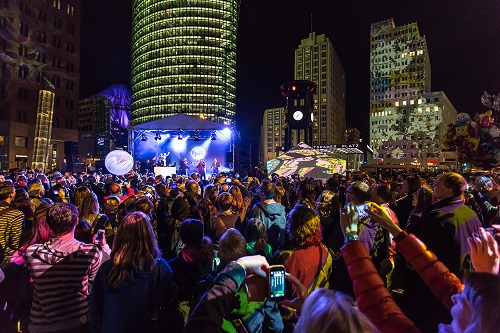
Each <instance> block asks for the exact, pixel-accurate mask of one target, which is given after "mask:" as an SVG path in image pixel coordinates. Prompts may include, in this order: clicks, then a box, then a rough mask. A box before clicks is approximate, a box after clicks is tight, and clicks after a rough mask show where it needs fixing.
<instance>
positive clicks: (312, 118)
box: [311, 112, 314, 123]
mask: <svg viewBox="0 0 500 333" xmlns="http://www.w3.org/2000/svg"><path fill="white" fill-rule="evenodd" d="M313 122H314V114H313V113H312V112H311V123H313Z"/></svg>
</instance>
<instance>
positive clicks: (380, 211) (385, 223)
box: [366, 202, 402, 236]
mask: <svg viewBox="0 0 500 333" xmlns="http://www.w3.org/2000/svg"><path fill="white" fill-rule="evenodd" d="M366 204H367V206H368V210H366V212H367V213H368V216H370V218H372V219H373V220H375V222H377V223H378V224H380V226H381V227H382V228H384V229H386V230H387V231H389V232H390V233H391V234H393V235H394V236H397V235H399V234H400V233H401V232H402V230H401V228H400V227H399V226H398V225H397V224H396V223H394V221H393V220H392V219H391V217H390V216H389V213H387V211H386V210H385V209H384V207H382V206H379V205H377V204H376V203H374V202H367V203H366Z"/></svg>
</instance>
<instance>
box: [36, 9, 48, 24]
mask: <svg viewBox="0 0 500 333" xmlns="http://www.w3.org/2000/svg"><path fill="white" fill-rule="evenodd" d="M37 17H38V20H39V21H42V22H47V13H46V12H44V11H42V10H38V15H37Z"/></svg>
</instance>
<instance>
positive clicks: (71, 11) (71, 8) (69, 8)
mask: <svg viewBox="0 0 500 333" xmlns="http://www.w3.org/2000/svg"><path fill="white" fill-rule="evenodd" d="M66 13H68V14H69V15H71V16H75V7H73V6H71V5H68V7H67V8H66Z"/></svg>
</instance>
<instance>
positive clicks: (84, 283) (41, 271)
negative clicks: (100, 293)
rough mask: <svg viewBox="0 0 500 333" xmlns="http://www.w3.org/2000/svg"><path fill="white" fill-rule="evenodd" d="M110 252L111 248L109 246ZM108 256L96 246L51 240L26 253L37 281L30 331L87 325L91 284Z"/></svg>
mask: <svg viewBox="0 0 500 333" xmlns="http://www.w3.org/2000/svg"><path fill="white" fill-rule="evenodd" d="M108 249H109V247H108ZM107 259H109V255H107V254H105V253H103V251H99V249H98V248H97V246H95V245H93V244H84V243H81V242H79V241H77V240H75V239H57V238H56V239H52V240H50V241H49V242H47V243H45V244H35V245H32V246H30V247H28V249H27V250H26V254H25V260H26V264H27V266H28V269H29V271H30V274H31V277H32V278H33V282H34V289H35V290H34V293H33V301H32V307H31V317H30V325H29V330H30V332H33V333H38V332H50V331H54V330H66V329H71V328H72V327H77V326H80V325H82V324H84V323H86V322H87V312H88V307H89V300H88V297H89V294H90V290H89V282H91V281H92V280H93V279H94V277H95V275H96V273H97V270H98V269H99V266H100V265H101V263H102V262H103V261H104V260H107Z"/></svg>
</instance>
